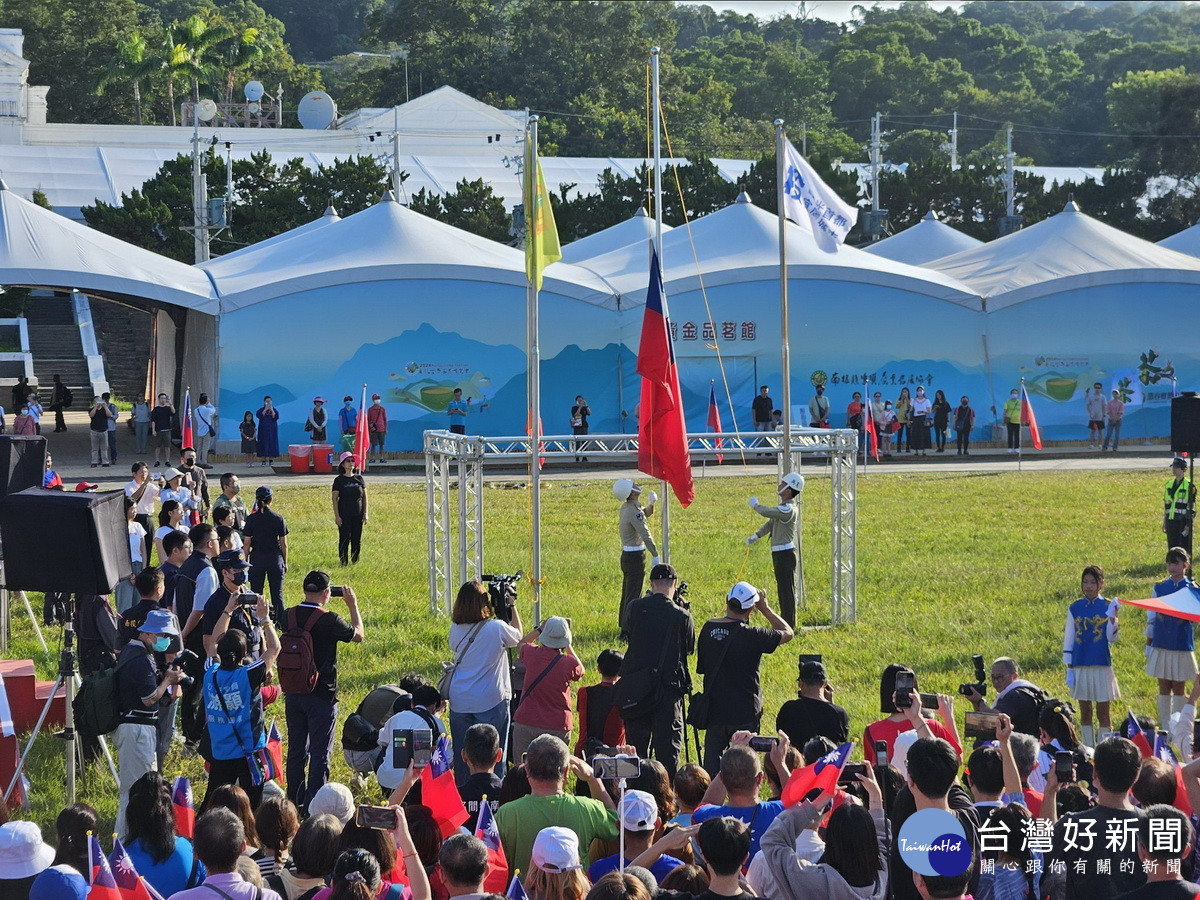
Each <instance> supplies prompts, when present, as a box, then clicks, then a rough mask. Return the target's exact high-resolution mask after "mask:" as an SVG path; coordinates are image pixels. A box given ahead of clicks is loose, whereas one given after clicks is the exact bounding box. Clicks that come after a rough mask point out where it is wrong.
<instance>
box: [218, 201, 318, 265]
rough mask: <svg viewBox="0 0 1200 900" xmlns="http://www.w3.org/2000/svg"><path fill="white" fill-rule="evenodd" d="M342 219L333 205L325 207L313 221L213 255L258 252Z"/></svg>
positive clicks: (222, 255)
mask: <svg viewBox="0 0 1200 900" xmlns="http://www.w3.org/2000/svg"><path fill="white" fill-rule="evenodd" d="M340 221H342V217H341V216H339V215H338V211H337V210H336V209H334V208H333V207H332V206H327V207H325V212H323V213H321V215H320V216H318V217H317V218H315V219H313V220H312V221H311V222H305V223H304V224H303V225H297V226H296V227H295V228H293V229H291V230H289V231H283V232H280V233H279V234H277V235H275V236H274V237H269V238H266V239H264V240H261V241H259V242H258V243H257V244H250V245H248V246H246V247H241V248H239V249H237V250H234V251H233V252H232V253H223V254H221V255H220V256H217V257H213V258H214V259H221V260H228V259H234V258H235V257H240V256H242V255H244V254H249V253H256V252H257V251H259V250H262V249H263V248H265V247H274V246H275V245H276V244H281V243H283V242H284V241H290V240H291V239H292V238H295V237H299V236H300V235H302V234H309V233H310V232H313V231H318V230H320V229H322V228H324V227H326V226H327V225H332V224H333V223H334V222H340Z"/></svg>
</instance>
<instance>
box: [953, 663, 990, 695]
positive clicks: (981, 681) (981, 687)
mask: <svg viewBox="0 0 1200 900" xmlns="http://www.w3.org/2000/svg"><path fill="white" fill-rule="evenodd" d="M971 662H973V663H974V664H975V683H974V684H960V685H959V686H958V692H959V693H960V694H962V695H963V696H964V697H969V696H971V692H972V691H974V692H975V693H976V694H978V695H979V696H980V697H986V696H987V680H988V676H987V669H986V668H984V665H983V657H982V656H980V655H979V654H978V653H976V654H975V655H974V656H972V657H971Z"/></svg>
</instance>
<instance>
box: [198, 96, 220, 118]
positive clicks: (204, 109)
mask: <svg viewBox="0 0 1200 900" xmlns="http://www.w3.org/2000/svg"><path fill="white" fill-rule="evenodd" d="M216 115H217V104H216V103H214V102H213V101H212V100H209V99H208V98H207V97H205V98H204V99H203V100H201V101H200V102H199V103H197V104H196V118H197V119H199V120H200V121H201V122H211V121H212V120H213V118H215V117H216Z"/></svg>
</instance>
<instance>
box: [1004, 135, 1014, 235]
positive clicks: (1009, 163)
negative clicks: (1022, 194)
mask: <svg viewBox="0 0 1200 900" xmlns="http://www.w3.org/2000/svg"><path fill="white" fill-rule="evenodd" d="M1016 159H1017V157H1016V155H1015V154H1014V153H1013V148H1012V126H1011V125H1007V126H1005V128H1004V213H1005V215H1007V216H1012V215H1014V213H1015V210H1016V205H1017V204H1016V200H1017V186H1016V182H1015V181H1014V179H1013V174H1014V163H1015V162H1016Z"/></svg>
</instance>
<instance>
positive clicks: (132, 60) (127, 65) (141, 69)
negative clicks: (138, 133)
mask: <svg viewBox="0 0 1200 900" xmlns="http://www.w3.org/2000/svg"><path fill="white" fill-rule="evenodd" d="M160 68H161V62H160V60H159V59H158V58H157V57H156V56H155V55H154V54H153V53H152V51H151V48H150V45H149V44H147V43H146V38H145V36H144V35H143V34H142V32H141V31H140V30H139V29H136V28H135V29H134V30H133V31H131V32H130V33H129V34H128V35H127V36H126V37H124V38H122V39H121V40H120V41H118V42H117V52H116V55H115V56H113V57H112V59H111V60H110V61H109V65H108V69H107V71H106V72H105V73H104V76H103V77H102V78H101V79H100V84H99V85H98V86H97V88H96V93H97V94H102V93H104V91H105V89H106V88H108V87H109V86H110V85H112V84H116V83H128V84H130V85H131V86H132V87H133V105H134V109H135V119H134V122H135V124H137V125H141V124H142V83H143V82H146V81H148V80H149V78H150V77H151V76H152V75H154V74H155V73H156V72H158V71H159V69H160Z"/></svg>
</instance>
